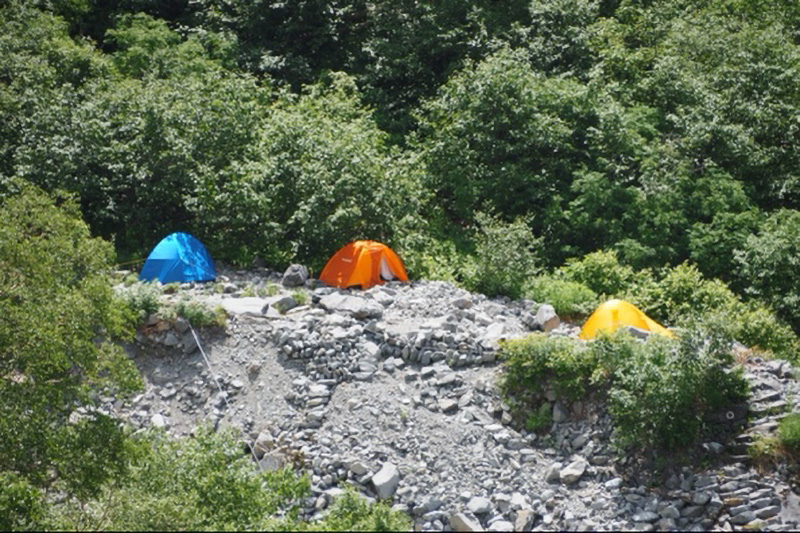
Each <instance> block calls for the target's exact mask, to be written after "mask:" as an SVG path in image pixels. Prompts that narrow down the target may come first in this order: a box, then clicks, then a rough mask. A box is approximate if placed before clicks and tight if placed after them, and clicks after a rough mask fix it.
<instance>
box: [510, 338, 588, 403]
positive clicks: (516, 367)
mask: <svg viewBox="0 0 800 533" xmlns="http://www.w3.org/2000/svg"><path fill="white" fill-rule="evenodd" d="M501 357H502V360H503V367H504V372H503V377H502V379H501V381H500V390H501V391H502V392H503V394H504V395H506V396H507V397H509V398H512V397H513V398H514V400H515V401H514V403H515V404H516V405H525V406H528V405H530V404H531V402H534V404H535V405H538V402H539V401H541V398H542V397H543V395H544V392H545V390H546V389H547V387H552V388H553V390H554V392H555V393H556V394H557V395H558V396H559V397H561V398H564V399H566V400H569V401H575V400H577V399H579V398H581V397H582V396H583V394H584V393H585V392H586V386H587V385H588V383H589V378H590V377H591V375H592V372H594V370H595V366H596V363H595V361H594V359H593V354H592V352H590V351H589V350H587V349H586V347H585V345H583V344H581V343H578V342H575V341H574V340H572V339H569V338H566V337H550V336H547V335H543V334H538V333H536V334H533V335H530V336H528V337H526V338H524V339H518V340H511V341H506V342H504V343H503V344H502V347H501ZM519 414H522V413H519Z"/></svg>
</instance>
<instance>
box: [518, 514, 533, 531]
mask: <svg viewBox="0 0 800 533" xmlns="http://www.w3.org/2000/svg"><path fill="white" fill-rule="evenodd" d="M535 519H536V514H535V513H534V512H533V511H532V510H530V509H520V510H519V511H517V517H516V520H514V531H530V530H531V529H532V528H533V522H534V520H535Z"/></svg>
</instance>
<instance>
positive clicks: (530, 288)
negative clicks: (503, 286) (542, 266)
mask: <svg viewBox="0 0 800 533" xmlns="http://www.w3.org/2000/svg"><path fill="white" fill-rule="evenodd" d="M523 295H524V296H525V297H526V298H529V299H531V300H533V301H535V302H537V303H544V304H550V305H552V306H553V308H554V309H555V311H556V313H558V314H559V315H588V314H589V313H591V312H592V311H593V310H594V309H595V307H597V305H598V296H597V294H596V293H595V292H594V291H593V290H592V289H590V288H589V287H587V286H586V285H583V284H582V283H578V282H576V281H566V280H563V279H558V278H555V277H552V276H537V277H535V278H531V279H530V280H528V281H527V282H526V283H525V286H524V289H523Z"/></svg>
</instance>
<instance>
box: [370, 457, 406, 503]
mask: <svg viewBox="0 0 800 533" xmlns="http://www.w3.org/2000/svg"><path fill="white" fill-rule="evenodd" d="M399 483H400V471H399V470H398V469H397V467H396V466H395V465H393V464H392V463H384V464H383V466H382V467H381V469H380V470H379V471H378V473H377V474H375V475H374V476H372V484H373V485H374V486H375V493H376V494H377V495H378V498H380V499H382V500H383V499H386V498H391V497H392V496H393V495H394V492H395V491H396V490H397V485H398V484H399Z"/></svg>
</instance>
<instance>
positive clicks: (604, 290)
mask: <svg viewBox="0 0 800 533" xmlns="http://www.w3.org/2000/svg"><path fill="white" fill-rule="evenodd" d="M558 274H559V275H560V276H561V277H563V278H564V279H565V280H568V281H572V282H575V283H580V284H582V285H584V286H585V287H588V288H589V289H591V290H592V291H593V292H595V293H597V294H601V295H605V296H613V295H615V294H621V293H623V292H625V291H627V290H628V289H629V288H630V287H631V286H632V285H633V284H635V283H636V282H637V279H639V278H641V277H643V276H647V275H648V272H647V271H640V272H638V273H637V272H634V270H633V268H631V267H630V266H628V265H622V264H620V262H619V260H618V259H617V254H616V253H615V252H613V251H602V250H601V251H598V252H593V253H590V254H586V255H584V256H583V257H581V258H580V259H570V260H569V261H567V264H566V265H565V266H563V267H561V268H560V269H559V270H558Z"/></svg>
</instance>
